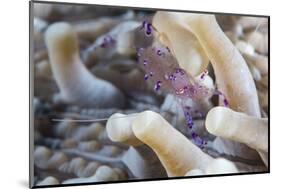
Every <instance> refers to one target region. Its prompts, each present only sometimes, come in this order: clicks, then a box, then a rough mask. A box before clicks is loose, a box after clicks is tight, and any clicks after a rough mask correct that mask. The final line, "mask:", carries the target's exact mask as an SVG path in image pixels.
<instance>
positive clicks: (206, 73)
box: [200, 70, 209, 79]
mask: <svg viewBox="0 0 281 189" xmlns="http://www.w3.org/2000/svg"><path fill="white" fill-rule="evenodd" d="M208 73H209V72H208V70H204V72H203V73H202V74H201V76H200V79H204V78H205V76H206V75H208Z"/></svg>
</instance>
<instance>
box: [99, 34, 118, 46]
mask: <svg viewBox="0 0 281 189" xmlns="http://www.w3.org/2000/svg"><path fill="white" fill-rule="evenodd" d="M115 42H116V41H115V40H114V39H113V38H112V37H111V36H105V37H104V38H103V42H102V43H101V44H100V47H101V48H107V47H110V46H113V45H114V44H115Z"/></svg>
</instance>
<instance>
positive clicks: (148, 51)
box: [137, 21, 228, 148]
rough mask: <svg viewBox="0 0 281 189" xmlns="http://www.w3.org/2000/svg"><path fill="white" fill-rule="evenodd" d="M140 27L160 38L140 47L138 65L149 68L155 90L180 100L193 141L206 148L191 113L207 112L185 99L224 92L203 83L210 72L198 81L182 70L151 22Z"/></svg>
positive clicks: (144, 68)
mask: <svg viewBox="0 0 281 189" xmlns="http://www.w3.org/2000/svg"><path fill="white" fill-rule="evenodd" d="M140 30H143V34H144V36H146V37H150V38H151V36H152V35H153V36H154V39H156V40H155V41H154V43H153V45H152V46H148V47H138V48H137V49H138V51H137V56H138V64H139V65H140V66H141V67H142V68H143V70H144V71H145V75H144V79H145V80H151V81H152V82H153V83H154V89H155V91H159V90H160V89H162V90H165V91H167V92H168V93H171V94H173V95H174V96H175V97H176V98H178V99H179V102H181V103H180V105H181V107H182V111H183V113H184V116H185V121H186V125H187V127H188V128H189V132H190V134H191V136H192V140H193V142H194V143H195V144H196V145H198V146H199V147H201V148H204V146H205V145H206V144H207V142H206V141H204V140H203V139H201V137H200V136H199V135H198V134H197V133H196V132H194V131H193V130H194V122H193V119H192V116H191V112H192V111H195V112H197V113H198V114H200V116H203V115H202V114H201V113H200V112H198V110H192V109H191V107H189V106H185V105H184V101H186V100H187V99H192V100H193V101H201V100H205V99H209V98H211V97H212V96H213V95H219V96H222V97H223V98H224V95H223V94H222V93H221V92H219V91H217V90H215V89H210V88H207V87H206V86H205V85H203V84H202V82H201V81H202V80H204V78H205V76H206V75H207V74H208V72H207V71H204V72H203V73H202V74H201V76H200V79H199V80H196V79H195V78H194V77H193V76H192V75H191V74H189V73H188V72H187V71H185V70H183V69H181V68H180V67H179V64H178V62H177V60H176V58H175V57H174V56H173V54H172V52H171V50H170V49H169V48H168V47H165V46H163V45H162V44H160V43H159V42H158V41H157V38H158V37H159V33H158V32H157V30H156V29H155V28H153V26H152V25H151V24H150V23H148V22H146V21H144V22H143V24H142V27H140ZM223 101H224V103H225V105H227V104H228V102H227V100H226V99H225V98H224V100H223Z"/></svg>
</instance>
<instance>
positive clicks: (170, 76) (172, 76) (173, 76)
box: [169, 74, 177, 81]
mask: <svg viewBox="0 0 281 189" xmlns="http://www.w3.org/2000/svg"><path fill="white" fill-rule="evenodd" d="M176 78H177V77H176V76H175V75H173V74H171V75H169V80H171V81H175V80H176Z"/></svg>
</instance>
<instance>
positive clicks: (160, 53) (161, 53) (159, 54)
mask: <svg viewBox="0 0 281 189" xmlns="http://www.w3.org/2000/svg"><path fill="white" fill-rule="evenodd" d="M156 54H157V55H158V56H164V55H165V53H164V52H162V51H161V50H160V49H158V50H157V51H156Z"/></svg>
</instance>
